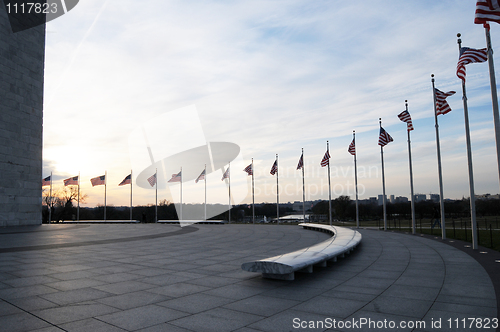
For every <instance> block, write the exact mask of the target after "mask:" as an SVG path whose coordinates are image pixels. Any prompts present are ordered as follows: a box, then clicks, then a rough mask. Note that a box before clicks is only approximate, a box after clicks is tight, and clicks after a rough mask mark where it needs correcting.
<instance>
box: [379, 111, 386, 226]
mask: <svg viewBox="0 0 500 332" xmlns="http://www.w3.org/2000/svg"><path fill="white" fill-rule="evenodd" d="M378 124H379V126H380V128H382V119H381V118H379V119H378ZM380 159H381V161H382V204H383V211H384V231H386V230H387V210H386V203H387V200H386V197H385V172H384V147H383V146H380Z"/></svg>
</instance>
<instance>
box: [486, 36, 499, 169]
mask: <svg viewBox="0 0 500 332" xmlns="http://www.w3.org/2000/svg"><path fill="white" fill-rule="evenodd" d="M484 32H485V34H486V44H487V46H488V67H489V70H490V87H491V100H492V104H493V123H494V125H495V141H496V147H497V165H498V176H499V178H500V119H499V115H498V96H497V83H496V78H495V66H494V64H493V48H492V47H491V37H490V29H489V26H488V27H486V26H485V28H484Z"/></svg>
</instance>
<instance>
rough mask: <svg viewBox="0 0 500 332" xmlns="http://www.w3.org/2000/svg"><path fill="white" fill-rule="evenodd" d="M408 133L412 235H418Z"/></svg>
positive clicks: (406, 102)
mask: <svg viewBox="0 0 500 332" xmlns="http://www.w3.org/2000/svg"><path fill="white" fill-rule="evenodd" d="M405 107H406V111H407V112H408V100H405ZM407 127H408V126H407ZM406 131H407V132H408V160H409V165H410V195H411V225H412V234H416V233H417V229H416V228H417V224H416V221H415V196H414V194H413V165H412V162H411V140H410V130H408V129H407V130H406Z"/></svg>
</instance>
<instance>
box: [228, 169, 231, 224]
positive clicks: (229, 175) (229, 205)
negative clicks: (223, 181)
mask: <svg viewBox="0 0 500 332" xmlns="http://www.w3.org/2000/svg"><path fill="white" fill-rule="evenodd" d="M228 168H229V173H228V179H229V204H228V207H229V220H228V222H229V223H231V163H229V165H228Z"/></svg>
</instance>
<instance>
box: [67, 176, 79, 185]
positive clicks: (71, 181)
mask: <svg viewBox="0 0 500 332" xmlns="http://www.w3.org/2000/svg"><path fill="white" fill-rule="evenodd" d="M64 185H65V186H77V185H78V175H77V176H73V177H72V178H69V179H66V180H64Z"/></svg>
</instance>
